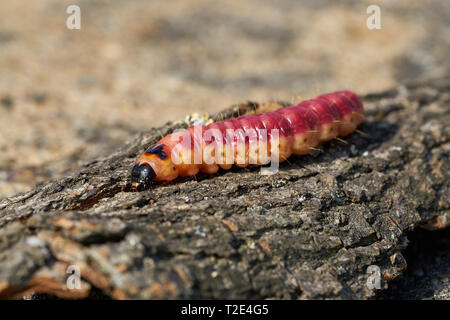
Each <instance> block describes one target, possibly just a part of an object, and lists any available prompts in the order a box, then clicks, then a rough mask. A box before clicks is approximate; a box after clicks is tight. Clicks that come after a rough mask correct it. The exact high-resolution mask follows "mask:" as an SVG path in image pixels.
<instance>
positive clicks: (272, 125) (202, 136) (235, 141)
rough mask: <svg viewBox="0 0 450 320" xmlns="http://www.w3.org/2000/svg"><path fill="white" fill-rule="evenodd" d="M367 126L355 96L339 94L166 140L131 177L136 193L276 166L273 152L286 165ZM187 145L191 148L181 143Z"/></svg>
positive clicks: (141, 161) (144, 157) (191, 130)
mask: <svg viewBox="0 0 450 320" xmlns="http://www.w3.org/2000/svg"><path fill="white" fill-rule="evenodd" d="M363 120H364V110H363V105H362V102H361V100H360V99H359V98H358V97H357V95H356V94H354V93H353V92H350V91H337V92H333V93H330V94H324V95H320V96H318V97H317V98H315V99H311V100H307V101H303V102H300V103H299V104H297V105H296V106H291V107H287V108H281V109H278V110H276V111H274V112H268V113H263V114H257V115H251V116H241V117H238V118H235V119H230V120H225V121H221V122H216V123H212V124H209V125H207V126H201V127H190V128H188V129H187V130H185V131H184V132H181V133H180V132H179V133H173V134H170V135H168V136H166V137H164V138H163V139H162V140H160V141H159V142H157V143H156V144H155V145H153V146H151V147H150V148H148V149H147V150H146V152H145V153H143V154H142V155H141V156H140V158H139V159H138V160H137V162H136V165H135V166H134V167H133V170H132V174H131V179H132V189H133V190H141V189H144V188H146V187H148V186H149V185H150V183H151V182H153V181H155V182H167V181H171V180H173V179H175V178H177V177H178V176H181V177H187V176H194V175H196V174H197V173H198V172H199V171H200V172H204V173H208V174H214V173H216V172H217V171H218V170H219V168H223V169H229V168H231V166H232V165H233V164H235V165H238V166H240V167H246V166H247V165H249V164H259V165H262V164H265V163H267V162H268V161H269V160H270V159H272V161H274V160H273V157H272V158H271V155H272V154H271V153H273V152H274V150H276V151H275V152H277V155H278V157H277V159H278V161H279V162H282V161H284V160H286V159H287V158H288V157H290V156H291V155H292V154H294V155H303V154H307V153H308V152H310V151H311V150H312V149H314V147H316V146H317V145H318V144H320V143H322V142H325V141H329V140H331V139H334V138H336V137H338V136H340V137H343V136H346V135H349V134H350V133H352V132H353V131H355V129H356V127H357V126H358V125H359V124H361V122H363ZM230 132H233V134H230ZM186 140H188V141H190V142H189V143H187V144H186V143H181V141H186ZM274 148H275V149H274ZM218 159H219V160H218Z"/></svg>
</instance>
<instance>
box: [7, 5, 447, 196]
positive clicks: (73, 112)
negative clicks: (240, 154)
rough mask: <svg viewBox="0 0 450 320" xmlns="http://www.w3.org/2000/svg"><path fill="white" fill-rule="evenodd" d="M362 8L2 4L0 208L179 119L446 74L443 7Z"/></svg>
mask: <svg viewBox="0 0 450 320" xmlns="http://www.w3.org/2000/svg"><path fill="white" fill-rule="evenodd" d="M372 3H373V2H372V1H342V3H338V2H336V1H325V0H322V1H313V0H308V1H296V0H285V1H269V0H263V1H261V0H245V1H243V0H239V1H237V0H236V1H232V0H227V1H202V0H176V1H138V0H128V1H88V0H84V1H61V0H46V1H43V0H41V1H25V0H21V1H17V0H16V1H2V2H1V4H0V99H1V102H0V198H2V197H6V196H9V195H12V194H14V193H17V192H20V191H25V190H28V189H30V188H31V187H32V186H33V185H34V184H35V183H36V182H39V181H44V180H47V179H49V178H51V177H57V176H61V175H64V174H70V172H72V171H73V169H74V168H76V167H77V165H78V162H79V161H82V160H86V159H89V158H93V157H97V156H99V155H101V154H102V153H103V154H104V153H108V152H113V151H114V149H115V148H116V147H117V146H118V145H120V144H122V143H124V142H125V141H126V140H127V138H128V137H129V136H130V135H132V134H134V133H136V132H138V131H141V130H146V129H148V128H150V127H152V126H155V125H161V124H163V123H165V122H166V121H168V120H180V119H184V117H185V116H186V115H187V114H189V113H192V112H200V113H203V112H205V111H206V112H210V113H212V112H215V111H219V110H221V109H224V108H225V107H227V106H229V105H230V104H233V103H237V102H240V101H244V100H248V99H251V100H257V101H267V100H287V101H293V102H295V101H298V100H299V99H304V98H309V97H312V96H313V95H315V94H316V93H318V92H321V93H324V92H328V91H332V90H335V89H344V88H346V89H350V90H354V91H355V92H357V93H360V94H362V93H367V92H372V91H378V90H382V89H385V88H388V87H391V86H393V85H395V84H397V83H401V82H403V81H409V80H414V79H417V78H423V77H434V76H440V75H444V74H448V72H449V59H448V52H449V51H450V50H449V49H450V39H449V37H448V34H449V32H450V24H449V21H450V19H449V18H450V17H449V13H450V3H449V2H448V1H446V0H441V1H437V0H436V1H420V0H415V1H395V2H393V1H378V2H377V3H378V4H379V5H380V6H381V10H382V29H381V30H368V29H367V28H366V18H367V15H366V8H367V6H368V5H369V4H372ZM70 4H78V5H79V6H80V7H81V12H82V28H81V30H68V29H67V28H66V26H65V20H66V18H67V17H68V14H66V12H65V11H66V8H67V6H68V5H70Z"/></svg>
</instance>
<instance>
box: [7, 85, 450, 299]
mask: <svg viewBox="0 0 450 320" xmlns="http://www.w3.org/2000/svg"><path fill="white" fill-rule="evenodd" d="M362 99H363V101H364V105H365V108H366V110H367V115H368V116H367V120H366V121H365V123H364V124H363V125H361V127H360V130H361V131H362V132H364V133H359V134H358V133H355V134H353V135H351V136H349V137H348V138H346V140H347V142H348V144H344V143H342V142H339V141H337V140H336V141H332V142H331V143H327V144H325V145H324V146H323V152H313V153H312V154H310V155H308V156H303V157H292V158H290V159H289V163H287V162H285V163H283V164H282V165H281V168H280V171H279V172H278V173H277V174H275V175H272V176H262V175H260V174H259V168H250V169H232V170H231V171H227V172H220V173H219V174H218V175H216V176H214V177H207V176H198V177H197V179H196V180H195V179H192V180H184V181H177V182H175V183H171V184H168V185H159V186H157V187H155V188H153V189H150V190H147V191H143V192H139V193H137V192H130V190H129V187H130V186H129V175H130V169H131V167H132V165H133V163H134V161H135V159H136V157H137V156H138V155H139V153H140V152H142V151H143V150H144V148H145V147H147V146H148V145H149V144H150V143H153V142H155V141H157V140H159V139H160V135H161V134H162V135H165V134H167V133H169V132H171V131H172V130H173V129H175V128H179V127H182V126H183V124H181V123H178V124H167V125H165V126H163V127H161V128H159V129H153V130H151V131H149V132H146V133H142V134H140V135H138V136H136V137H134V138H133V139H131V140H130V141H129V142H128V143H127V144H126V145H124V147H123V148H122V149H120V150H118V151H117V152H116V153H114V154H112V155H109V156H108V157H106V158H104V159H99V160H97V161H93V162H91V163H87V164H86V165H84V166H82V167H81V168H80V170H79V171H78V172H76V173H74V174H73V175H72V176H69V177H66V178H64V179H60V180H56V181H52V182H49V183H48V184H42V185H39V186H37V187H36V188H35V189H33V190H32V191H29V192H27V193H23V194H19V195H17V196H14V197H11V198H8V199H5V200H3V201H1V202H0V297H1V298H14V297H16V298H17V297H21V296H23V295H28V294H30V293H50V294H53V295H56V296H58V297H72V298H83V297H87V296H89V294H90V292H92V291H94V290H95V291H96V292H98V290H100V292H101V293H103V294H105V295H107V296H110V297H112V298H138V299H154V298H226V299H228V298H244V299H247V298H281V299H297V298H305V299H308V298H370V297H373V296H374V295H375V294H376V293H377V291H376V290H375V291H374V290H372V289H370V288H369V287H368V286H367V285H366V283H367V280H368V277H369V276H370V274H369V273H367V268H368V266H370V265H376V266H378V267H379V268H380V269H381V273H382V279H383V281H382V282H381V287H382V288H381V289H383V288H386V287H387V285H388V282H389V281H391V280H392V279H395V278H397V277H398V276H399V275H401V274H402V273H403V271H404V270H405V269H406V267H407V262H406V260H405V259H404V257H403V256H402V253H401V250H403V249H405V247H406V246H407V245H408V240H407V238H406V232H408V231H410V230H412V229H413V228H415V227H417V226H419V225H424V224H426V227H428V228H445V227H446V226H448V224H449V221H450V217H449V193H450V192H449V191H450V190H449V180H450V179H449V169H450V168H449V153H450V143H449V139H450V130H449V125H448V124H449V121H450V114H449V104H450V78H444V79H436V80H430V81H427V82H422V83H415V84H409V85H405V86H401V87H399V88H396V89H392V90H390V91H386V92H381V93H377V94H370V95H367V96H364V97H362ZM259 107H260V105H258V104H257V103H244V104H241V105H238V106H234V107H232V108H230V109H229V110H227V111H226V112H224V113H222V114H221V115H218V116H217V117H225V118H227V117H231V116H233V115H236V114H237V109H240V113H243V112H253V110H254V108H259ZM68 266H76V267H75V270H76V268H77V267H78V268H79V269H80V271H81V279H82V280H81V287H80V288H79V289H70V288H68V287H67V284H68V283H69V284H70V283H71V281H72V280H73V278H71V277H69V274H68V271H67V268H68ZM69 271H70V270H69ZM68 277H69V282H67V280H68ZM72 283H76V282H72Z"/></svg>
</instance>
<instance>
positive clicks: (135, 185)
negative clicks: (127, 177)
mask: <svg viewBox="0 0 450 320" xmlns="http://www.w3.org/2000/svg"><path fill="white" fill-rule="evenodd" d="M155 177H156V173H155V171H154V170H153V168H152V167H151V166H150V165H149V164H147V163H142V164H136V165H135V166H134V167H133V170H131V189H132V190H133V191H136V190H137V191H141V190H144V189H147V188H148V187H149V186H150V185H151V184H152V182H153V180H154V179H155Z"/></svg>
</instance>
